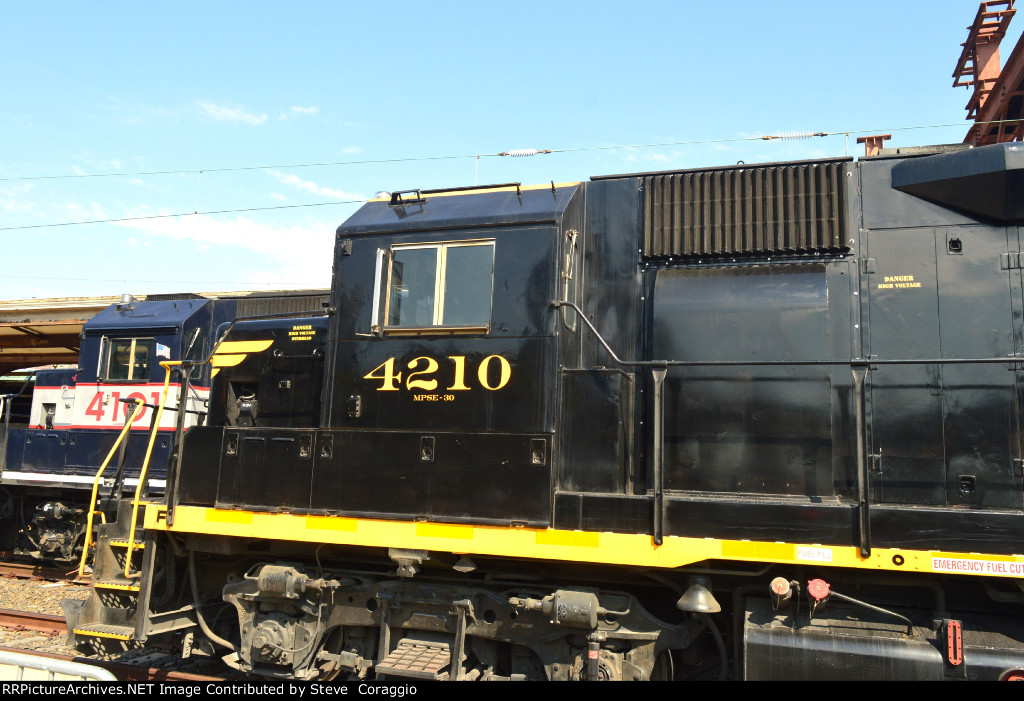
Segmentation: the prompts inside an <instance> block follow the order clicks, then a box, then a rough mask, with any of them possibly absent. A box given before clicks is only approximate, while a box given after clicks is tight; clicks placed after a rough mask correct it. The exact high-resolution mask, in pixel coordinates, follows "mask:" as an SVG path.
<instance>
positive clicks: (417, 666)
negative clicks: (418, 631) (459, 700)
mask: <svg viewBox="0 0 1024 701" xmlns="http://www.w3.org/2000/svg"><path fill="white" fill-rule="evenodd" d="M451 659H452V653H451V648H450V647H449V646H448V645H445V644H444V643H434V642H427V641H423V640H410V639H408V638H407V639H405V640H401V641H399V643H398V647H396V648H395V649H394V650H393V651H392V652H391V653H389V654H388V656H387V657H385V658H384V659H383V660H381V662H380V663H379V664H377V665H376V666H375V667H374V669H375V670H376V672H377V674H378V675H381V674H385V675H387V676H388V677H404V678H407V679H423V680H429V681H438V680H444V679H447V678H448V666H449V664H450V663H451Z"/></svg>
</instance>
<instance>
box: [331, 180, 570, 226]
mask: <svg viewBox="0 0 1024 701" xmlns="http://www.w3.org/2000/svg"><path fill="white" fill-rule="evenodd" d="M578 187H579V183H567V184H565V183H563V184H555V183H552V184H550V185H533V186H526V187H523V186H520V185H518V184H513V185H501V186H497V187H482V188H470V189H458V190H443V191H442V190H422V191H420V190H412V191H409V192H402V193H399V192H396V193H394V195H392V196H391V197H390V198H388V199H378V200H372V201H370V202H367V203H366V204H365V205H363V206H362V207H361V208H360V209H359V210H358V211H357V212H356V213H355V214H353V215H352V216H351V217H349V218H348V220H347V221H346V222H345V223H344V224H342V225H341V226H340V227H338V235H339V236H358V235H360V234H379V233H384V232H390V231H408V230H417V229H435V228H445V229H449V228H451V229H454V228H462V227H471V226H495V225H508V224H527V223H540V222H555V221H559V220H560V219H561V217H562V214H563V213H564V212H565V209H566V207H568V206H569V202H570V201H571V200H572V196H573V194H574V193H575V192H576V189H577V188H578ZM453 195H463V196H462V197H455V196H453ZM464 195H474V196H473V197H465V196H464Z"/></svg>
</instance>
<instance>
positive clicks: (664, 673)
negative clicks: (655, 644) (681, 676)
mask: <svg viewBox="0 0 1024 701" xmlns="http://www.w3.org/2000/svg"><path fill="white" fill-rule="evenodd" d="M675 676H676V670H675V663H674V662H673V661H672V651H671V650H662V651H661V654H659V655H658V659H656V660H654V667H652V668H651V681H652V682H670V681H672V680H673V679H674V678H675Z"/></svg>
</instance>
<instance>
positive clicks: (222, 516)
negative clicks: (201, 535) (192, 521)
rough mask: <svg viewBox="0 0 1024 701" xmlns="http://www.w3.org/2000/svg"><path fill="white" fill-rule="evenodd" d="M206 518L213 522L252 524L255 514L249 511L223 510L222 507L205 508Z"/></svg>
mask: <svg viewBox="0 0 1024 701" xmlns="http://www.w3.org/2000/svg"><path fill="white" fill-rule="evenodd" d="M204 511H205V512H206V514H205V516H206V520H207V521H210V522H211V523H240V524H245V525H248V524H251V523H252V517H253V514H252V513H251V512H249V511H222V510H220V509H204Z"/></svg>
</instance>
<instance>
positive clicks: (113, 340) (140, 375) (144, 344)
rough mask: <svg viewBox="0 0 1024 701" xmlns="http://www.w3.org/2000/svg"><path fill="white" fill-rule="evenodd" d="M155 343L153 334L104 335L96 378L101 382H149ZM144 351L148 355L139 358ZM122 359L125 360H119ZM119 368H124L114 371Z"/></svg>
mask: <svg viewBox="0 0 1024 701" xmlns="http://www.w3.org/2000/svg"><path fill="white" fill-rule="evenodd" d="M157 345H158V343H157V340H156V338H155V337H153V336H104V337H103V340H102V347H101V353H100V367H99V372H98V373H97V375H98V379H99V380H100V381H103V382H124V383H144V382H149V381H150V375H151V374H152V371H153V363H154V359H155V357H156V353H157ZM144 351H145V352H146V353H147V355H148V357H146V358H145V359H144V360H140V356H141V354H142V353H143V352H144ZM124 354H126V355H124ZM122 359H123V360H124V361H125V362H120V360H122ZM120 368H125V371H124V372H114V370H117V369H120ZM124 375H127V376H126V377H125V376H124Z"/></svg>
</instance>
